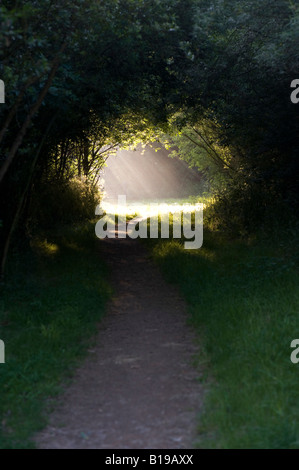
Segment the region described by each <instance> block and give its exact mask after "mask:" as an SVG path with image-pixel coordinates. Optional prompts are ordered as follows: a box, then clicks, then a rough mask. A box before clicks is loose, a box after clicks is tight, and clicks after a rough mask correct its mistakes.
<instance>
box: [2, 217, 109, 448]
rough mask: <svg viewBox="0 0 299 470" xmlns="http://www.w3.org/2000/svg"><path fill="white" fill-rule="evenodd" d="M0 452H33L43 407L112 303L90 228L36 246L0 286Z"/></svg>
mask: <svg viewBox="0 0 299 470" xmlns="http://www.w3.org/2000/svg"><path fill="white" fill-rule="evenodd" d="M0 289H1V297H0V338H1V339H2V340H3V341H4V342H5V352H6V358H5V359H6V363H5V364H0V391H1V400H0V448H2V449H5V448H28V447H33V446H34V444H33V443H32V441H31V437H32V435H33V433H34V432H35V431H38V430H40V429H42V428H43V426H44V425H45V424H46V418H45V416H46V414H47V411H48V405H47V406H46V404H47V403H49V402H51V400H48V399H49V398H52V397H54V396H56V395H57V393H58V392H59V391H60V387H61V383H62V379H64V380H65V379H67V378H69V377H70V376H71V374H72V371H73V370H74V367H75V365H76V364H77V363H78V360H79V359H80V358H82V357H83V356H84V353H85V351H86V349H87V347H88V345H89V344H90V342H91V337H92V335H93V333H94V331H95V326H96V324H97V322H99V321H100V319H101V318H102V316H103V314H104V311H105V304H106V301H107V299H108V297H109V296H110V293H111V292H110V288H109V285H108V283H107V270H106V268H105V266H104V264H103V262H102V260H101V256H100V244H99V242H98V241H97V240H96V238H95V237H94V224H86V225H85V226H82V227H79V228H77V229H67V230H66V229H64V230H63V232H61V231H60V233H59V231H57V233H56V234H53V235H52V236H51V237H49V236H48V239H47V240H46V239H44V238H40V239H37V240H36V241H35V242H34V243H33V247H32V250H31V251H28V252H27V253H22V254H20V253H15V254H14V255H13V257H12V259H11V262H10V266H9V272H8V274H7V280H6V282H5V283H4V284H3V285H2V286H1V288H0Z"/></svg>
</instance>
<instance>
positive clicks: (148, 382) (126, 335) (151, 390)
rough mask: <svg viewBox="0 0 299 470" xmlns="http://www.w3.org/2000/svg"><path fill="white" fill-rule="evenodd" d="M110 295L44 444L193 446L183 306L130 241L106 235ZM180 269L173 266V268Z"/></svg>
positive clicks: (195, 396) (193, 396)
mask: <svg viewBox="0 0 299 470" xmlns="http://www.w3.org/2000/svg"><path fill="white" fill-rule="evenodd" d="M102 243H103V244H104V245H103V252H104V256H105V258H106V260H107V262H108V263H109V264H110V266H111V271H112V282H113V284H114V288H115V296H114V298H113V299H112V300H111V302H110V304H109V306H108V312H107V315H106V317H105V318H104V320H103V321H102V322H101V324H100V326H99V332H98V333H97V334H98V337H97V341H96V346H95V347H94V348H93V349H92V350H90V354H89V355H88V357H87V359H86V360H85V362H84V363H83V364H82V365H81V367H80V368H79V369H78V370H77V372H76V374H75V377H74V379H73V381H72V384H71V385H70V386H69V387H68V388H67V389H66V390H65V392H64V394H63V396H62V397H61V399H60V401H59V404H58V406H57V408H56V410H55V411H54V412H53V413H52V414H51V416H50V420H49V425H48V427H47V428H46V429H45V430H44V431H43V432H41V433H40V434H38V435H37V436H36V445H37V446H38V447H39V448H42V449H48V448H50V449H54V448H59V449H91V448H92V449H192V448H193V447H194V441H195V439H196V426H197V420H198V414H199V412H200V410H201V406H202V401H203V394H204V390H203V388H202V385H200V383H199V381H198V380H197V378H198V377H199V375H200V371H199V370H196V369H195V368H194V367H193V365H192V360H193V356H194V353H195V352H196V350H197V346H196V341H195V338H194V334H193V332H192V330H191V329H190V328H189V326H187V323H186V322H187V312H186V306H185V304H184V302H183V301H182V299H181V298H180V296H179V295H178V293H177V291H176V290H175V289H174V288H173V287H172V286H170V285H168V284H167V283H166V282H165V281H164V280H163V278H162V277H161V274H160V273H159V271H158V269H157V268H156V267H155V266H154V265H153V263H152V261H151V260H150V259H149V257H148V255H147V252H146V251H145V248H144V247H143V245H142V244H141V243H139V242H138V241H133V240H105V241H104V242H102ZM178 269H179V267H178Z"/></svg>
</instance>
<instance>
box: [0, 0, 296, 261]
mask: <svg viewBox="0 0 299 470" xmlns="http://www.w3.org/2000/svg"><path fill="white" fill-rule="evenodd" d="M298 38H299V8H298V4H297V2H295V1H290V0H262V1H261V0H247V1H244V0H239V1H236V0H170V1H168V2H164V1H162V0H109V1H108V0H103V1H101V2H99V1H97V0H74V1H72V2H69V1H66V0H64V1H58V0H54V1H53V0H51V1H50V0H44V1H43V2H40V1H37V0H26V1H25V0H10V1H9V0H4V1H3V2H2V3H1V6H0V78H1V79H2V80H3V81H4V82H5V85H6V103H5V104H1V105H0V148H1V154H0V198H1V199H0V209H1V219H2V228H1V234H0V237H1V249H2V254H1V257H2V259H4V258H5V252H6V251H7V245H8V241H9V239H10V236H11V233H12V232H13V230H14V228H15V225H16V223H17V220H18V219H19V217H20V216H21V214H25V216H26V217H28V211H27V213H26V207H27V208H28V205H29V204H30V198H31V196H32V194H33V192H34V188H36V187H37V188H41V187H42V185H43V184H45V182H50V183H51V182H54V181H56V180H61V179H66V180H67V179H69V178H71V177H73V176H78V177H83V176H84V177H85V178H87V179H89V182H90V183H91V184H93V183H95V182H97V181H98V175H99V173H98V172H99V170H100V168H101V166H102V165H103V163H104V161H105V158H106V155H107V152H108V151H111V150H112V149H113V148H115V147H116V146H128V145H130V144H132V143H133V142H134V141H136V140H137V141H142V140H143V141H148V140H151V139H153V138H156V137H157V136H159V135H160V136H161V135H163V137H161V140H163V141H167V142H168V143H169V145H170V146H172V145H176V146H177V148H178V150H179V155H180V156H181V157H182V158H184V159H186V160H187V161H188V162H189V163H190V164H191V165H194V166H197V167H198V168H200V169H201V170H202V171H203V172H205V173H206V177H207V179H210V180H211V181H216V180H217V181H218V182H220V183H221V184H218V185H217V187H218V188H219V187H221V188H222V190H225V191H226V194H230V195H234V197H235V200H238V201H239V204H240V205H241V206H242V204H243V202H245V203H244V204H243V208H245V209H244V210H246V211H248V210H249V207H251V212H250V211H249V213H252V212H254V211H256V209H257V206H258V207H259V210H260V213H261V216H263V214H264V213H265V211H267V210H268V208H269V205H271V203H273V200H277V201H280V202H281V203H283V204H287V205H288V207H293V208H296V207H297V204H298V198H297V187H296V179H295V175H296V172H298V158H297V154H298V150H297V148H298V146H297V136H298V107H296V105H295V104H294V103H292V101H291V99H290V95H291V88H290V86H291V82H292V81H293V80H294V79H296V78H298V76H297V73H298V69H299V56H298V53H297V46H298ZM223 188H224V189H223ZM227 200H228V201H229V202H228V203H229V204H230V203H231V201H232V199H231V196H230V197H228V199H227ZM236 210H237V211H238V210H240V207H239V208H237V209H236ZM26 214H27V215H26ZM2 265H3V262H2Z"/></svg>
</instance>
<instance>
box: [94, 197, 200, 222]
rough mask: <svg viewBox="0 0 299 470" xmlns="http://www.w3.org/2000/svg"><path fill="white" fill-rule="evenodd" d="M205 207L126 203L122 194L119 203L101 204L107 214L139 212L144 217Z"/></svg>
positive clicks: (104, 202) (133, 213)
mask: <svg viewBox="0 0 299 470" xmlns="http://www.w3.org/2000/svg"><path fill="white" fill-rule="evenodd" d="M202 207H204V205H203V204H178V203H165V202H161V203H155V202H153V203H141V202H133V203H129V202H128V203H126V197H125V196H121V199H120V200H119V202H118V203H111V202H106V201H103V202H102V204H101V208H102V210H103V211H104V212H105V213H106V214H114V215H128V216H130V215H131V216H132V215H135V214H137V215H138V216H140V217H142V218H148V217H152V216H155V215H157V214H159V215H166V214H179V213H182V212H185V213H186V212H188V213H190V212H195V211H197V210H198V209H199V208H202Z"/></svg>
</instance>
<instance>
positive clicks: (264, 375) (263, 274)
mask: <svg viewBox="0 0 299 470" xmlns="http://www.w3.org/2000/svg"><path fill="white" fill-rule="evenodd" d="M294 238H295V237H293V238H288V237H287V236H286V237H285V238H284V239H281V236H280V239H279V240H280V241H279V243H274V242H273V240H274V237H273V239H272V241H270V242H269V240H268V241H251V242H248V241H247V242H245V241H243V242H240V241H229V240H224V239H222V238H221V236H220V235H219V234H215V233H209V232H208V231H205V233H204V243H203V247H202V248H201V249H199V250H191V251H187V250H184V248H183V244H182V242H181V241H173V240H170V241H165V240H164V241H161V240H159V241H157V240H151V241H148V242H147V243H148V245H149V246H150V247H151V250H152V253H153V257H154V259H155V260H156V262H157V263H158V265H159V266H160V267H161V269H162V271H163V272H164V274H165V276H166V278H167V279H168V280H169V281H171V282H173V283H175V284H177V285H178V286H179V288H180V290H181V292H182V294H183V296H184V297H185V299H186V300H187V302H188V304H189V308H190V312H191V318H192V320H191V321H192V323H193V325H194V326H195V328H196V330H197V331H198V334H199V336H200V338H201V343H202V351H201V354H200V357H198V362H199V364H200V366H201V368H202V370H203V371H204V374H203V377H206V380H205V383H206V387H207V389H208V393H207V397H206V400H205V406H204V410H203V413H202V415H201V416H200V420H199V421H200V426H199V430H198V433H199V437H198V446H199V447H200V448H221V449H240V448H241V449H253V448H254V449H260V448H261V449H270V448H275V449H276V448H284V449H288V448H296V449H297V448H299V401H298V390H299V365H294V364H293V363H292V362H291V361H290V355H291V351H292V350H291V348H290V344H291V341H292V340H293V339H295V338H299V289H298V271H297V269H296V266H297V263H296V261H297V260H298V258H296V254H295V252H296V247H297V242H296V240H295V239H294ZM297 253H298V252H297ZM297 256H298V255H297Z"/></svg>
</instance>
